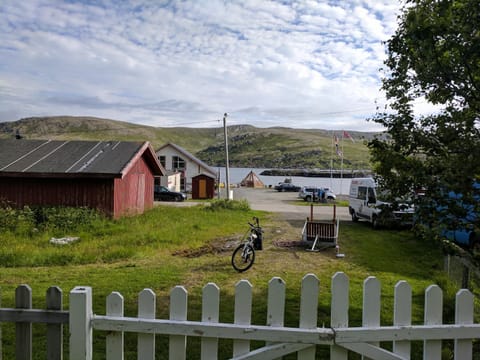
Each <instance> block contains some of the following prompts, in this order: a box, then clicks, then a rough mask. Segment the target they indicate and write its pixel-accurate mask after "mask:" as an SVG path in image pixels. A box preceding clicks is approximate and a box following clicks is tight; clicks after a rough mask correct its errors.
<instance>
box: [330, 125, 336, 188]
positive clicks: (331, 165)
mask: <svg viewBox="0 0 480 360" xmlns="http://www.w3.org/2000/svg"><path fill="white" fill-rule="evenodd" d="M334 136H335V134H334V133H333V130H332V151H331V154H330V189H332V188H333V148H334V147H335V143H334V141H335V140H334Z"/></svg>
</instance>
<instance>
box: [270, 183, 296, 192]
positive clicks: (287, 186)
mask: <svg viewBox="0 0 480 360" xmlns="http://www.w3.org/2000/svg"><path fill="white" fill-rule="evenodd" d="M274 189H275V190H277V191H293V192H297V191H299V190H300V186H296V185H293V184H292V183H278V184H277V185H275V187H274Z"/></svg>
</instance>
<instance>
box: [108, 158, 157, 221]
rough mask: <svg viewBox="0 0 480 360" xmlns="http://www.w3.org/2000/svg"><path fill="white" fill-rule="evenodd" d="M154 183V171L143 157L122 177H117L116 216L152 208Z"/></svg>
mask: <svg viewBox="0 0 480 360" xmlns="http://www.w3.org/2000/svg"><path fill="white" fill-rule="evenodd" d="M153 185H154V177H153V174H152V171H151V169H150V167H149V166H148V165H147V163H146V162H145V160H144V158H143V157H141V158H140V159H139V160H138V161H137V162H136V163H135V164H134V166H132V168H131V169H130V171H129V172H128V173H127V174H126V175H125V176H124V177H123V178H122V179H115V201H114V217H120V216H122V215H129V214H140V213H143V212H144V211H145V210H147V209H150V208H152V207H153Z"/></svg>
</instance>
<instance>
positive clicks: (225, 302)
mask: <svg viewBox="0 0 480 360" xmlns="http://www.w3.org/2000/svg"><path fill="white" fill-rule="evenodd" d="M233 203H235V204H238V206H233V208H228V207H226V206H223V205H224V204H223V205H222V204H221V203H220V206H212V207H211V208H208V207H206V206H205V204H199V205H198V206H193V207H168V206H158V207H156V208H154V209H152V210H151V211H148V212H147V213H145V214H143V215H140V216H135V217H130V218H123V219H119V220H105V219H102V218H95V219H94V220H92V221H91V222H86V223H85V224H84V225H82V224H80V225H79V224H77V225H76V226H74V227H72V228H73V229H74V230H72V231H69V227H68V226H63V227H62V226H61V227H58V226H57V227H51V228H48V227H47V228H45V229H38V230H35V231H31V229H30V230H29V227H28V222H25V221H26V220H24V219H22V221H23V222H24V225H23V230H21V229H22V227H18V229H20V230H21V231H20V230H19V231H20V233H18V232H17V233H16V232H15V231H13V230H10V231H4V232H3V235H4V236H2V238H1V240H0V242H1V245H2V246H1V247H0V261H1V268H0V286H1V300H2V306H3V307H13V304H14V293H15V288H16V287H17V286H18V285H19V284H29V285H30V286H31V288H32V290H33V305H34V307H35V308H44V306H45V305H44V303H45V292H46V290H47V289H48V287H50V286H52V285H56V286H59V287H60V288H61V289H63V291H64V294H65V300H64V304H65V307H66V308H68V292H69V291H70V290H71V289H72V288H73V287H74V286H78V285H81V286H91V287H92V288H93V302H94V311H95V313H97V314H101V315H103V314H105V300H106V297H107V296H108V295H109V294H110V293H111V292H112V291H119V292H120V293H121V294H122V295H123V296H124V299H125V314H126V315H130V316H135V314H136V312H137V305H136V298H137V296H138V293H139V292H140V291H141V290H142V289H144V288H150V289H152V290H153V291H155V293H156V295H157V318H164V319H165V318H168V313H169V310H168V304H169V293H170V291H171V289H172V288H173V287H174V286H175V285H184V286H185V287H186V289H187V290H188V292H189V301H188V303H189V315H188V318H189V320H198V319H200V318H201V312H200V311H201V291H202V287H203V286H205V285H206V284H207V283H208V282H214V283H216V284H217V285H218V286H219V287H220V289H221V314H220V321H224V322H232V320H233V298H234V290H235V289H234V286H235V284H236V283H237V282H238V281H239V280H241V279H247V280H249V281H250V282H251V283H252V285H253V287H254V298H253V307H254V308H253V320H252V323H254V324H259V325H264V324H265V323H266V303H267V296H266V292H267V287H268V281H269V280H270V279H271V278H272V277H274V276H279V277H281V278H282V279H284V280H285V282H286V285H287V306H286V314H285V323H286V325H290V326H296V325H297V324H298V310H299V300H300V299H299V297H298V296H299V293H300V285H301V279H302V278H303V276H304V275H305V274H307V273H313V274H315V275H316V276H317V277H318V278H319V279H320V297H319V315H318V324H319V326H322V324H325V326H328V324H329V317H330V313H329V308H330V282H331V278H332V276H333V275H334V274H335V273H336V272H338V271H342V272H345V273H346V274H347V276H348V277H349V278H350V287H351V290H350V294H351V295H350V301H351V305H350V309H351V310H350V314H349V318H350V323H351V324H353V325H359V324H361V313H362V310H361V306H362V284H363V281H364V280H365V278H367V277H368V276H376V277H377V278H378V279H379V280H380V282H381V284H382V315H381V321H382V323H383V324H391V323H392V317H393V313H392V308H393V291H394V286H395V284H396V283H397V282H398V281H400V280H407V281H408V282H409V283H410V285H411V286H412V291H413V298H414V300H413V301H414V303H413V317H414V318H413V323H421V322H422V321H423V301H424V300H423V296H424V291H425V289H426V287H428V286H429V285H431V284H434V283H436V284H438V285H440V286H441V287H442V288H443V290H444V297H445V300H444V303H445V308H446V310H445V321H447V322H448V321H453V318H452V317H453V309H454V304H453V299H454V295H455V292H456V291H457V288H455V286H454V285H453V284H452V283H451V282H449V280H448V279H447V277H446V275H445V274H444V272H443V271H442V268H443V255H442V253H441V250H440V249H439V248H438V245H436V244H435V243H434V242H425V241H419V240H418V239H416V238H415V237H414V236H413V235H412V233H410V232H408V231H393V230H392V231H390V230H381V231H374V230H372V228H371V227H370V226H369V225H368V224H367V223H362V222H359V223H352V222H341V224H340V235H339V244H340V249H341V252H342V253H344V254H345V257H344V258H343V259H338V258H336V257H335V251H334V249H328V250H325V251H323V252H320V253H312V252H307V251H305V250H304V249H302V248H299V247H279V246H277V245H275V244H278V243H282V242H283V243H286V242H291V241H295V240H300V231H301V230H300V229H299V228H300V226H301V224H297V223H295V222H294V221H290V222H289V221H285V220H283V219H281V218H280V217H279V216H277V215H275V214H268V213H263V212H258V211H252V210H250V209H248V206H245V203H239V202H233ZM254 215H255V216H259V217H260V219H261V223H262V225H263V226H264V230H265V240H264V250H263V251H260V252H258V253H257V257H256V261H255V264H254V265H253V267H252V268H251V269H250V270H249V271H247V272H245V273H242V274H239V273H237V272H235V271H234V269H233V268H232V266H231V265H230V256H231V253H232V250H233V249H232V247H233V245H234V244H235V243H236V242H237V241H239V239H240V238H241V237H242V235H243V234H244V232H245V231H246V230H247V226H246V223H247V221H249V220H250V219H251V218H252V216H254ZM0 220H1V219H0ZM17 221H18V219H17ZM77 222H78V221H77ZM80 223H81V222H80ZM0 224H1V222H0ZM25 224H26V225H25ZM72 226H73V225H72ZM66 235H70V236H79V237H80V240H79V241H78V242H76V243H73V244H70V245H64V246H58V245H52V244H50V242H49V240H50V238H51V237H60V236H66ZM476 295H478V294H476ZM476 305H478V303H476ZM477 313H478V312H477ZM34 328H35V329H36V330H35V335H38V336H36V337H35V338H34V346H35V347H36V351H34V353H35V355H34V358H35V359H43V358H45V353H44V350H43V349H42V346H43V339H41V338H40V334H41V333H43V331H44V328H43V327H41V326H40V325H39V326H35V327H34ZM2 332H3V334H2V337H3V339H4V343H3V347H4V357H5V358H7V359H9V358H14V355H13V354H14V353H13V351H14V332H15V331H14V327H13V326H11V325H5V324H4V325H2ZM103 336H104V334H101V333H100V334H98V336H95V348H96V349H97V350H96V351H97V352H96V353H95V356H94V358H95V359H102V358H104V344H103ZM66 341H68V336H66ZM135 344H136V340H135V337H134V336H133V335H128V336H126V347H127V349H128V352H127V353H126V357H125V358H127V359H128V358H135V355H134V354H135V346H136V345H135ZM165 344H167V339H166V338H165V337H161V336H159V339H158V342H157V353H158V358H166V356H167V355H166V351H167V350H166V349H167V348H168V347H167V346H163V345H165ZM189 344H191V350H189V351H191V358H197V357H198V354H199V341H198V339H191V340H189ZM220 344H221V350H220V358H226V357H228V356H229V355H231V342H228V341H221V342H220ZM322 351H326V350H320V352H319V357H318V358H323V357H322V356H325V352H322ZM102 352H103V353H102ZM322 354H323V355H322ZM288 358H290V357H288Z"/></svg>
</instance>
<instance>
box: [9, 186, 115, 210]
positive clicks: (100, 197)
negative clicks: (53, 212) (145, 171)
mask: <svg viewBox="0 0 480 360" xmlns="http://www.w3.org/2000/svg"><path fill="white" fill-rule="evenodd" d="M1 200H4V201H8V202H9V203H11V205H12V206H16V207H20V208H21V207H23V206H25V205H28V206H35V205H46V206H73V207H80V206H86V207H90V208H95V209H99V210H100V211H102V212H104V213H105V214H107V215H112V211H113V206H112V204H113V181H112V180H111V179H49V178H0V201H1Z"/></svg>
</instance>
